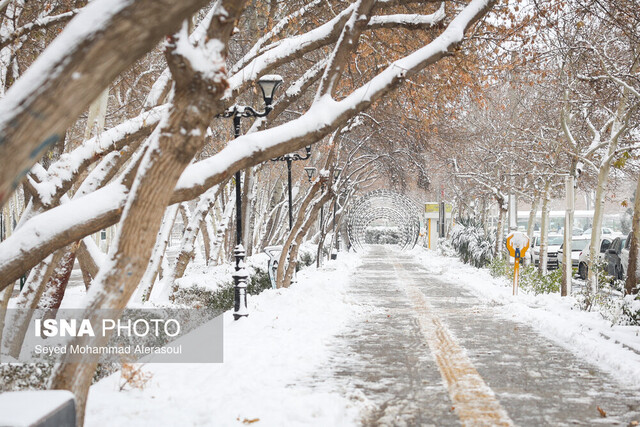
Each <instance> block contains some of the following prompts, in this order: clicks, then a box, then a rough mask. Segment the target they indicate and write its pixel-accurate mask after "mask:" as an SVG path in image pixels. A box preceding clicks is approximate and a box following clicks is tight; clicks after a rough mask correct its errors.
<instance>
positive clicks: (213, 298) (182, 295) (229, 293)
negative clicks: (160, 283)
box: [172, 266, 271, 313]
mask: <svg viewBox="0 0 640 427" xmlns="http://www.w3.org/2000/svg"><path fill="white" fill-rule="evenodd" d="M248 270H249V283H248V285H247V293H248V294H249V295H257V294H259V293H260V292H262V291H264V290H265V289H270V288H271V280H270V279H269V273H267V271H266V270H263V269H262V268H259V267H256V266H253V267H252V268H248ZM234 296H235V295H234V282H233V279H231V280H229V279H227V281H225V282H224V283H222V284H219V285H218V286H217V287H214V288H210V287H204V286H199V285H193V286H189V287H182V286H179V287H178V289H177V290H176V291H175V292H174V293H173V295H172V299H173V301H174V302H175V303H176V304H179V305H185V306H188V307H195V308H200V307H206V308H208V309H212V310H215V311H219V312H220V313H222V312H224V311H227V310H230V309H231V308H233V302H234Z"/></svg>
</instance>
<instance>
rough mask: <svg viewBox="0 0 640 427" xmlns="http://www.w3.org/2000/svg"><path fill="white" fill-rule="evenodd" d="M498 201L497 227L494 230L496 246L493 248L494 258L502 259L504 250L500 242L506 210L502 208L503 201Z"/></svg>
mask: <svg viewBox="0 0 640 427" xmlns="http://www.w3.org/2000/svg"><path fill="white" fill-rule="evenodd" d="M496 200H498V211H499V213H498V226H497V228H496V246H495V248H494V254H493V255H494V256H495V257H496V258H498V259H502V258H503V253H504V250H503V248H502V240H503V236H504V229H503V228H504V217H505V215H506V214H507V209H505V208H504V199H496Z"/></svg>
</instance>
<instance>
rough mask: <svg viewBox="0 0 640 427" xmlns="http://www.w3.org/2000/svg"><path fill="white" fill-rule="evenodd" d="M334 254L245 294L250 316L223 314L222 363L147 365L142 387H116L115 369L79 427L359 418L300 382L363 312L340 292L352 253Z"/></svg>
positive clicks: (335, 397)
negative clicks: (292, 279) (294, 276)
mask: <svg viewBox="0 0 640 427" xmlns="http://www.w3.org/2000/svg"><path fill="white" fill-rule="evenodd" d="M340 255H341V256H340V259H338V260H337V261H332V262H328V263H327V264H326V269H325V270H315V269H311V268H309V269H305V270H303V271H301V272H300V273H299V274H298V283H297V284H295V285H293V286H292V287H291V288H289V289H278V290H267V291H265V292H263V293H261V294H260V295H258V296H256V297H251V298H250V299H249V312H250V315H249V317H248V318H246V319H242V320H240V321H237V322H234V321H233V320H232V313H231V312H227V313H225V315H224V316H225V317H224V322H225V328H224V335H225V338H224V360H225V362H224V363H222V364H158V365H146V366H145V367H144V368H143V370H144V371H146V372H149V373H151V374H152V375H153V377H152V379H151V381H150V382H149V384H148V385H147V386H146V387H145V388H144V389H143V390H127V391H124V392H119V391H118V389H119V385H120V381H121V380H120V374H119V373H116V374H114V375H112V376H110V377H107V378H105V379H104V380H102V381H100V382H99V383H97V384H95V385H94V386H93V387H92V388H91V391H90V394H89V401H88V406H87V424H86V425H87V426H100V425H104V424H105V420H109V421H108V423H109V425H116V426H118V425H122V426H130V425H136V426H146V425H148V426H158V425H216V426H227V425H242V422H243V421H245V422H249V421H251V420H256V419H259V423H257V425H260V426H284V425H286V426H295V425H305V426H308V425H317V426H328V425H330V426H338V425H354V424H356V419H357V417H358V415H359V409H358V408H357V407H356V406H354V405H356V403H354V402H351V401H349V400H348V399H347V398H345V397H342V396H340V395H339V394H338V393H336V392H335V391H332V390H331V389H330V387H323V390H319V389H318V388H315V389H313V388H311V386H310V385H305V384H304V381H305V378H311V377H312V376H313V374H314V372H317V370H318V369H322V365H323V364H324V363H326V361H327V357H328V354H329V348H328V343H329V342H330V340H331V339H332V337H334V336H335V335H336V334H338V333H340V332H341V331H342V330H343V328H344V327H345V326H346V325H347V323H348V322H349V320H350V319H353V318H354V316H357V315H358V312H359V310H360V308H359V306H358V305H357V303H356V302H355V300H353V299H352V298H351V297H350V296H349V295H347V291H346V287H347V283H348V280H349V275H350V273H351V272H352V271H353V269H354V268H355V267H356V264H357V261H358V258H357V257H356V255H354V254H342V253H341V254H340ZM330 269H333V270H330Z"/></svg>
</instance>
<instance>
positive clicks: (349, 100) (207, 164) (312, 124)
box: [173, 0, 494, 202]
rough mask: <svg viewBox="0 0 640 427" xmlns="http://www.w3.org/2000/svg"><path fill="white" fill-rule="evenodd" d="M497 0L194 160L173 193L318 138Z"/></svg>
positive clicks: (484, 1)
mask: <svg viewBox="0 0 640 427" xmlns="http://www.w3.org/2000/svg"><path fill="white" fill-rule="evenodd" d="M493 3H494V1H492V0H473V1H471V2H470V3H469V5H467V6H466V7H465V8H464V9H463V10H462V11H461V12H460V13H459V14H458V16H456V17H455V18H454V19H453V21H451V23H450V24H449V25H448V26H447V28H446V29H445V30H444V31H443V32H442V33H441V34H440V35H439V36H438V37H437V38H435V39H434V40H433V41H432V42H431V43H429V44H428V45H426V46H424V47H423V48H421V49H419V50H417V51H416V52H414V53H412V54H410V55H408V56H406V57H404V58H401V59H399V60H397V61H395V62H393V63H392V64H390V65H389V66H388V67H387V68H386V69H385V70H384V71H382V72H381V73H380V74H378V75H377V76H375V77H374V78H372V79H371V80H370V81H369V82H368V83H366V84H365V85H363V86H361V87H360V88H358V89H356V90H355V91H353V92H352V93H351V94H350V95H348V96H347V97H346V98H344V99H343V100H341V101H335V100H333V99H332V98H331V97H330V96H323V97H321V98H320V99H318V100H316V101H315V102H314V103H313V104H312V105H311V107H310V108H309V110H308V111H307V112H306V113H305V114H304V115H303V116H301V117H299V118H298V119H296V120H293V121H291V122H288V123H285V124H283V125H280V126H277V127H275V128H271V129H267V130H264V131H261V132H256V133H253V134H249V135H244V136H241V137H240V138H238V139H236V140H234V141H233V142H231V143H230V144H229V145H228V146H227V147H225V148H224V149H223V150H221V151H220V152H219V153H217V154H216V155H214V156H213V157H210V158H208V159H205V160H202V161H200V162H197V163H195V164H192V165H190V166H189V167H188V168H187V169H186V170H185V172H184V173H183V175H182V176H181V178H180V180H179V181H178V184H177V186H176V193H177V194H175V195H174V196H177V197H176V198H177V199H185V200H186V199H193V198H195V197H197V195H198V194H201V193H202V192H204V191H205V190H206V189H207V188H210V187H211V186H213V185H215V184H217V183H219V182H221V181H222V180H223V179H225V178H227V177H228V176H230V175H231V174H232V173H233V172H234V171H236V170H239V169H242V168H245V167H248V166H250V165H253V164H257V163H259V162H262V161H265V160H268V159H269V158H271V157H274V156H278V155H283V154H286V153H288V152H291V151H294V150H297V149H301V148H302V147H304V146H306V145H308V144H311V143H314V142H317V141H319V140H320V139H322V138H323V137H324V136H325V135H328V134H329V133H330V132H332V131H333V130H335V129H336V128H338V127H340V126H342V125H344V124H345V123H346V122H347V121H348V120H349V119H350V118H351V117H353V116H354V115H356V114H358V113H360V112H362V111H364V110H365V109H366V108H368V107H369V106H370V105H371V104H372V103H373V102H374V101H376V100H378V99H380V98H381V97H382V96H383V95H384V94H386V93H387V92H389V91H391V90H392V89H393V88H395V87H396V86H397V85H398V84H400V83H401V82H402V81H403V80H404V79H405V78H406V77H407V76H408V75H412V74H415V73H417V72H419V71H421V70H422V69H423V68H425V67H427V66H428V65H430V64H433V63H435V62H436V61H437V60H439V59H440V58H442V57H443V56H445V55H446V54H447V52H449V50H450V49H452V48H454V47H455V46H457V45H458V44H459V43H460V42H461V41H462V40H463V38H464V31H465V29H466V28H467V27H468V26H469V25H471V24H472V23H473V22H475V21H476V20H477V19H479V18H480V17H481V16H483V15H484V13H485V12H486V11H487V10H488V9H489V8H490V6H491V5H492V4H493ZM175 201H176V200H175V198H174V200H173V202H175Z"/></svg>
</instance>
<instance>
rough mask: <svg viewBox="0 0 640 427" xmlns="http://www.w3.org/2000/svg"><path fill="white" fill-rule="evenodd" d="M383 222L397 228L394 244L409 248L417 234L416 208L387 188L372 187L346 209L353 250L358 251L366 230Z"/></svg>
mask: <svg viewBox="0 0 640 427" xmlns="http://www.w3.org/2000/svg"><path fill="white" fill-rule="evenodd" d="M381 220H382V221H385V222H387V223H388V224H391V225H392V226H393V227H395V228H397V230H398V233H399V242H398V246H400V248H401V249H402V250H408V249H412V248H413V247H414V246H415V244H416V243H417V241H418V237H419V236H420V210H419V208H418V206H417V205H416V204H415V203H414V202H413V201H411V199H409V198H408V197H406V196H404V195H402V194H400V193H396V192H393V191H389V190H375V191H372V192H370V193H367V194H365V195H364V196H362V197H361V198H359V199H358V200H357V201H356V202H355V203H354V204H353V205H352V206H351V208H350V209H349V214H348V218H347V232H348V234H349V240H350V242H351V245H352V247H353V248H354V250H356V251H359V250H362V248H363V245H364V244H365V243H366V241H365V239H366V234H367V229H369V228H370V227H371V226H372V225H373V224H374V223H375V222H379V221H381Z"/></svg>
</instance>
